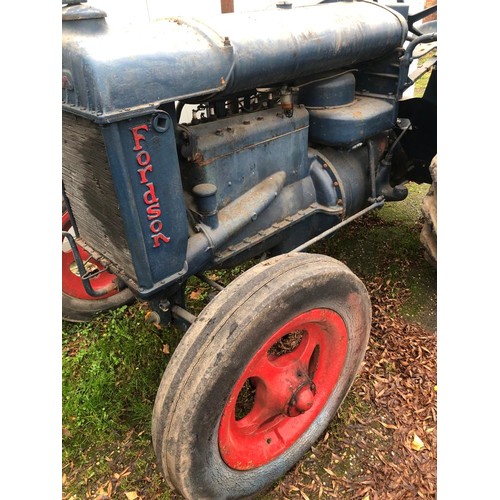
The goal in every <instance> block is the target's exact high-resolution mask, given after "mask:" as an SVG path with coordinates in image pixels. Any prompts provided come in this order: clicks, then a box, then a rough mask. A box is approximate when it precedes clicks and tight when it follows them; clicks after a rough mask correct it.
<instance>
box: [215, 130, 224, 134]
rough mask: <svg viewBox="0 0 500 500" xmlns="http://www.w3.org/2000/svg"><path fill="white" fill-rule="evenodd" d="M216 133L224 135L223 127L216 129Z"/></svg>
mask: <svg viewBox="0 0 500 500" xmlns="http://www.w3.org/2000/svg"><path fill="white" fill-rule="evenodd" d="M215 135H223V134H222V129H221V128H218V129H217V130H216V131H215Z"/></svg>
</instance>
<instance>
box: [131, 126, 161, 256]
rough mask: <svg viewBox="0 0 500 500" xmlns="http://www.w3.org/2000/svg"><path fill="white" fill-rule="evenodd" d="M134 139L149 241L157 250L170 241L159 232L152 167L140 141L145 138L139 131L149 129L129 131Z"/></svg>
mask: <svg viewBox="0 0 500 500" xmlns="http://www.w3.org/2000/svg"><path fill="white" fill-rule="evenodd" d="M130 130H131V132H132V135H133V137H134V148H133V150H134V151H137V155H136V157H135V159H136V161H137V164H138V165H139V167H141V168H139V169H137V172H138V174H139V178H140V181H141V184H143V185H144V187H145V188H146V191H144V194H143V195H142V198H143V200H144V203H145V204H146V217H147V219H148V220H149V221H151V222H150V223H149V230H150V232H151V239H152V240H153V247H154V248H158V247H159V246H160V245H161V243H168V242H169V241H170V237H169V236H165V235H164V234H163V233H162V232H161V231H162V229H163V222H162V221H161V219H160V217H161V207H160V199H159V198H158V197H157V196H156V193H155V185H154V183H153V182H149V179H148V174H149V173H152V172H153V165H152V164H151V155H150V154H149V153H148V152H147V151H146V150H145V149H144V147H143V145H142V143H141V141H144V142H146V137H144V135H142V134H140V133H139V131H140V130H144V131H146V132H147V131H149V127H148V126H147V125H146V124H143V125H138V126H137V127H133V128H131V129H130Z"/></svg>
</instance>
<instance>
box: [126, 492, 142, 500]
mask: <svg viewBox="0 0 500 500" xmlns="http://www.w3.org/2000/svg"><path fill="white" fill-rule="evenodd" d="M125 496H126V497H127V500H136V499H137V498H139V495H138V494H137V491H126V492H125Z"/></svg>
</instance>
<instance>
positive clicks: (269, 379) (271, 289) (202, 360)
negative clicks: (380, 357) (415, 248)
mask: <svg viewBox="0 0 500 500" xmlns="http://www.w3.org/2000/svg"><path fill="white" fill-rule="evenodd" d="M370 324H371V306H370V299H369V296H368V293H367V291H366V289H365V287H364V285H363V284H362V283H361V281H360V280H359V279H358V278H357V277H356V276H355V275H354V274H353V273H352V272H351V271H350V270H349V269H348V268H347V267H346V266H345V265H343V264H341V263H340V262H338V261H336V260H334V259H332V258H330V257H326V256H323V255H313V254H301V253H297V254H288V255H284V256H279V257H276V258H273V259H270V260H269V261H265V262H263V263H261V264H258V265H257V266H255V267H254V268H252V269H250V270H249V271H247V272H246V273H244V274H242V275H241V276H240V277H239V278H237V279H236V280H235V281H233V282H232V283H231V284H230V285H229V286H228V287H227V288H226V289H225V290H223V291H222V292H220V293H219V294H218V295H217V297H216V298H215V299H214V300H213V301H212V302H211V303H210V304H209V305H208V306H207V307H206V308H205V309H204V311H203V312H202V313H201V314H200V316H199V317H198V318H197V320H196V321H195V322H194V323H193V325H192V326H191V328H190V329H189V330H188V332H187V333H186V334H185V336H184V338H183V339H182V341H181V343H180V344H179V346H178V347H177V349H176V351H175V353H174V355H173V357H172V359H171V361H170V363H169V365H168V367H167V369H166V371H165V373H164V375H163V379H162V381H161V384H160V387H159V390H158V394H157V397H156V402H155V406H154V411H153V444H154V447H155V451H156V454H157V457H158V460H159V463H160V465H161V468H162V471H163V474H164V476H165V477H166V479H167V480H168V481H169V483H170V484H171V485H172V486H173V487H174V488H175V489H177V490H178V491H179V492H181V493H182V494H183V495H184V496H185V497H186V498H188V499H205V498H213V499H225V498H243V497H247V496H250V495H253V494H255V493H257V492H258V491H260V490H262V489H264V488H266V487H269V486H270V485H271V484H272V483H273V482H274V481H275V480H276V479H278V478H279V477H280V476H282V475H283V474H284V473H285V472H286V471H287V470H289V469H290V468H291V467H292V466H293V465H294V464H295V463H296V462H297V461H298V460H299V459H300V458H301V456H302V455H303V454H304V453H305V452H306V451H307V450H308V449H309V448H310V446H311V445H312V444H314V442H315V441H316V440H317V439H318V438H319V437H320V436H321V434H322V433H323V432H324V430H325V429H326V427H327V426H328V424H329V422H330V421H331V419H332V418H333V416H334V415H335V413H336V412H337V409H338V408H339V406H340V404H341V402H342V400H343V399H344V397H345V396H346V394H347V392H348V390H349V388H350V386H351V385H352V383H353V381H354V378H355V376H356V373H357V371H358V369H359V366H360V364H361V362H362V360H363V357H364V352H365V349H366V345H367V342H368V337H369V332H370Z"/></svg>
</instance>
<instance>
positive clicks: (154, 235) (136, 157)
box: [103, 111, 188, 296]
mask: <svg viewBox="0 0 500 500" xmlns="http://www.w3.org/2000/svg"><path fill="white" fill-rule="evenodd" d="M103 135H104V139H105V145H106V150H107V154H108V159H109V165H110V169H111V173H112V176H113V180H114V184H115V190H116V195H117V198H118V203H119V205H120V210H121V215H122V219H123V222H124V228H125V234H126V236H127V240H128V243H129V250H130V253H131V255H132V261H133V263H134V266H135V271H136V275H137V285H138V290H137V291H138V293H139V294H140V295H143V296H147V295H149V294H152V293H154V292H155V291H157V290H159V289H160V288H162V287H164V286H167V285H169V284H172V283H173V282H175V281H177V280H178V279H180V278H182V276H184V274H185V273H186V271H187V264H186V248H187V239H188V225H187V217H186V209H185V205H184V198H183V190H182V183H181V177H180V171H179V163H178V159H177V150H176V144H175V134H174V126H173V123H172V120H171V119H170V116H169V115H168V114H167V113H165V112H162V111H159V112H156V113H154V114H151V115H148V116H144V117H139V118H133V119H130V120H124V121H121V122H117V123H113V124H111V125H107V126H104V127H103Z"/></svg>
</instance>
